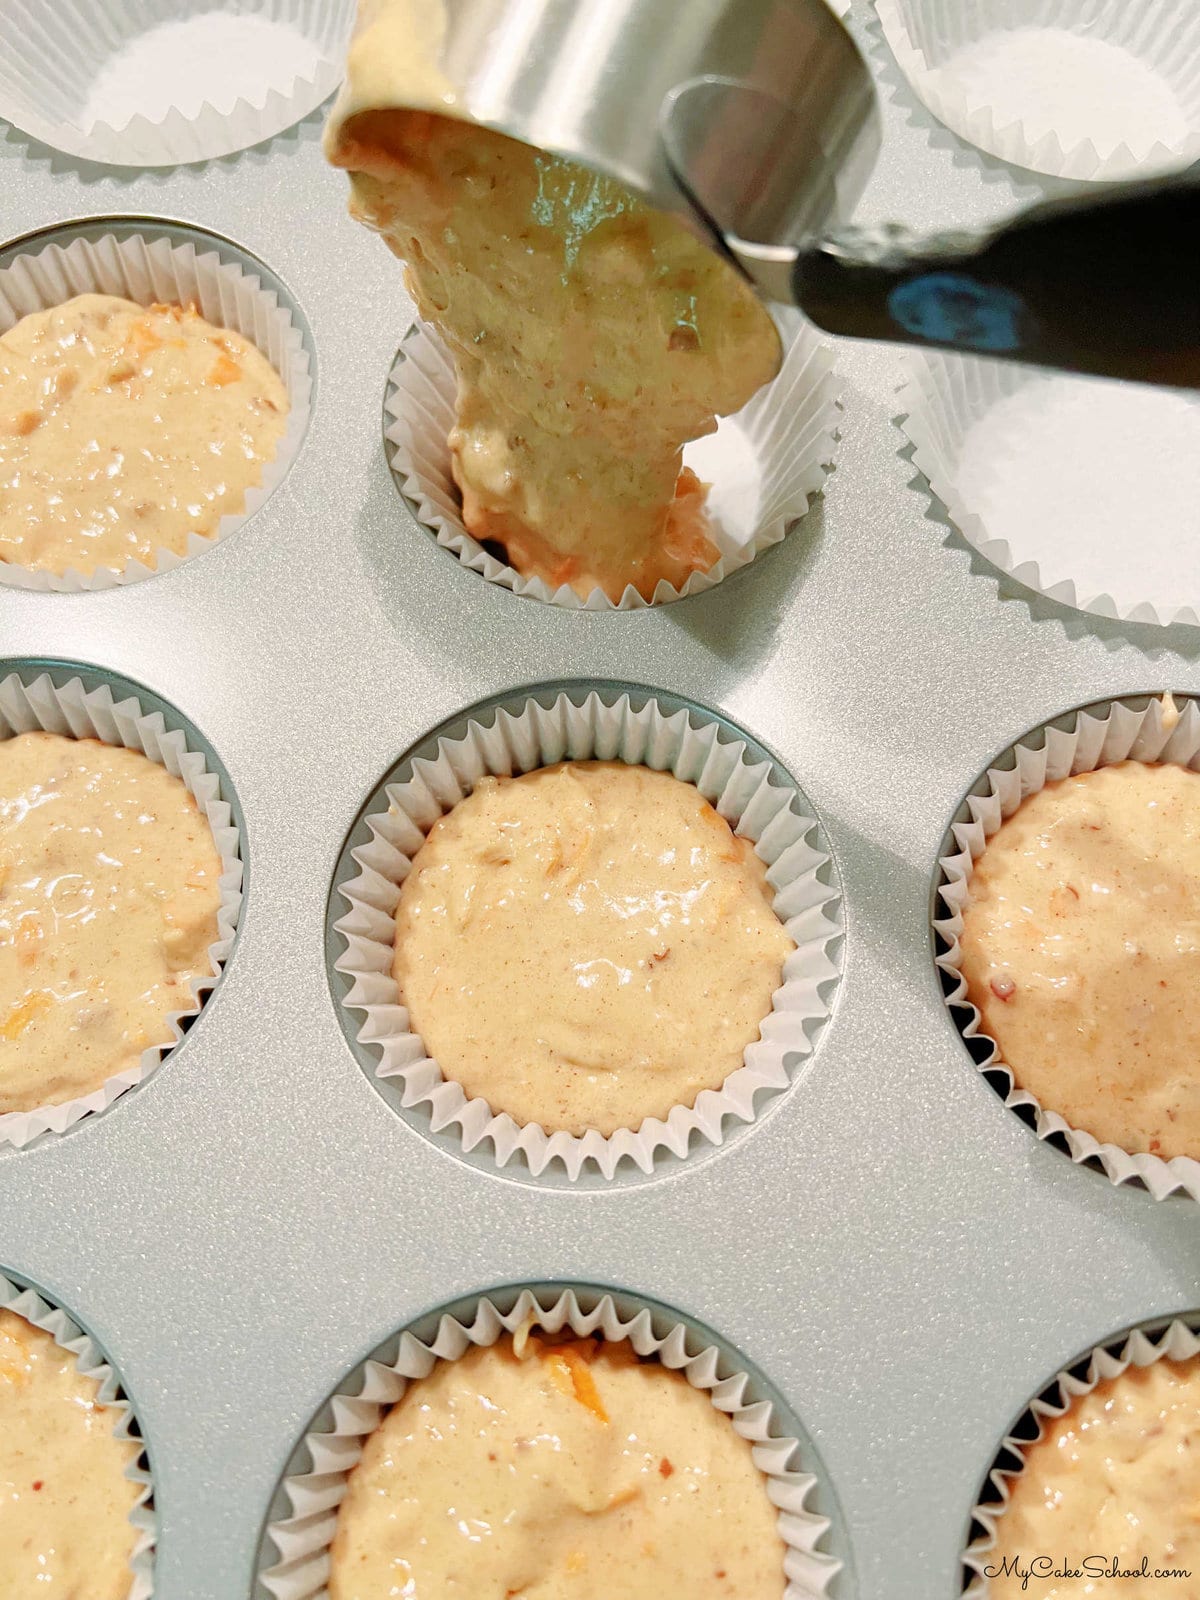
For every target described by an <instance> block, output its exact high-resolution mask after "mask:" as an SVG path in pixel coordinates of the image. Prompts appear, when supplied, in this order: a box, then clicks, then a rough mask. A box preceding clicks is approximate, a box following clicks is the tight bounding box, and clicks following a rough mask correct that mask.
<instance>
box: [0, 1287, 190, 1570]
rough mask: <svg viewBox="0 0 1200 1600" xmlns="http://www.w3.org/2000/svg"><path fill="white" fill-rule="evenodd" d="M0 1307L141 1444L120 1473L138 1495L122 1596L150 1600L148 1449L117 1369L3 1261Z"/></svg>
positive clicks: (152, 1539) (153, 1519)
mask: <svg viewBox="0 0 1200 1600" xmlns="http://www.w3.org/2000/svg"><path fill="white" fill-rule="evenodd" d="M0 1311H11V1312H13V1313H14V1314H15V1315H16V1316H19V1317H24V1319H25V1320H26V1322H29V1323H32V1325H33V1326H34V1327H35V1328H40V1329H41V1330H42V1331H43V1332H44V1333H48V1334H49V1335H50V1337H51V1338H52V1339H53V1340H54V1341H55V1343H56V1344H58V1345H60V1346H61V1347H62V1349H63V1350H65V1351H66V1352H67V1353H68V1354H69V1355H71V1356H73V1357H74V1358H75V1362H76V1365H77V1366H78V1369H79V1372H80V1374H81V1375H82V1376H83V1377H87V1378H93V1379H94V1380H95V1381H96V1384H97V1385H98V1387H97V1390H96V1399H97V1401H98V1402H100V1403H102V1404H104V1405H106V1406H109V1407H111V1408H112V1409H113V1410H114V1411H116V1412H118V1413H119V1416H118V1419H117V1422H116V1425H115V1427H114V1430H113V1432H114V1437H116V1438H117V1439H129V1440H132V1441H134V1442H136V1443H137V1444H138V1445H139V1446H140V1448H139V1450H138V1452H137V1454H136V1455H134V1456H133V1457H132V1458H131V1460H130V1462H129V1465H128V1466H127V1468H126V1470H125V1476H126V1477H127V1478H128V1479H129V1481H130V1482H131V1483H132V1484H134V1485H136V1488H137V1497H136V1500H135V1502H134V1505H133V1508H132V1510H131V1511H130V1513H129V1520H130V1522H131V1523H132V1525H133V1528H134V1530H135V1537H134V1540H133V1549H132V1553H131V1556H130V1563H129V1565H130V1574H129V1594H128V1597H127V1600H152V1596H153V1595H154V1593H155V1582H154V1562H155V1552H156V1546H157V1543H158V1516H157V1513H156V1510H155V1505H154V1480H153V1475H152V1469H151V1461H150V1451H149V1446H148V1445H147V1443H146V1441H145V1439H144V1437H143V1435H142V1430H141V1427H140V1425H139V1423H138V1419H137V1415H136V1413H135V1411H134V1406H133V1402H132V1400H131V1399H130V1397H129V1395H128V1394H127V1393H126V1390H125V1386H124V1382H123V1380H122V1378H121V1375H120V1372H119V1371H118V1370H117V1368H116V1367H115V1366H114V1365H113V1362H112V1359H111V1357H110V1356H109V1355H108V1353H107V1351H105V1349H104V1348H103V1346H102V1345H101V1344H100V1342H99V1341H98V1340H97V1339H96V1337H95V1335H94V1334H92V1333H90V1332H89V1331H88V1330H87V1328H86V1327H84V1326H83V1325H82V1324H81V1323H79V1322H78V1321H76V1320H75V1319H74V1318H73V1317H72V1316H71V1315H70V1313H68V1312H67V1311H66V1310H64V1309H63V1307H62V1306H60V1305H58V1304H56V1303H55V1301H54V1300H53V1299H52V1298H51V1297H50V1296H49V1295H46V1294H43V1293H42V1291H41V1290H40V1289H38V1288H35V1287H34V1285H33V1284H32V1283H31V1282H30V1281H29V1280H28V1279H27V1278H25V1277H24V1276H22V1275H21V1274H20V1273H17V1272H14V1271H11V1270H10V1269H9V1268H7V1267H3V1266H0Z"/></svg>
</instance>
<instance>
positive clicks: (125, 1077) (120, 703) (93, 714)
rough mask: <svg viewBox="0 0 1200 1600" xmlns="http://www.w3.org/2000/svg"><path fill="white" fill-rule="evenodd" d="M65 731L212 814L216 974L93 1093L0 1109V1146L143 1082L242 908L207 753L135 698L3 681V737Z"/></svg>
mask: <svg viewBox="0 0 1200 1600" xmlns="http://www.w3.org/2000/svg"><path fill="white" fill-rule="evenodd" d="M38 729H41V730H42V732H44V733H58V734H63V735H64V736H66V737H68V738H75V739H99V740H100V741H101V742H102V743H104V744H111V745H123V746H124V747H125V749H126V750H136V751H139V752H140V753H141V754H143V755H145V756H148V757H149V758H150V760H151V761H157V762H158V764H159V766H162V767H165V768H166V769H167V771H168V772H170V773H172V774H173V775H174V776H175V777H177V778H179V779H181V780H182V782H183V783H184V784H185V785H186V787H187V790H188V793H189V794H190V795H191V796H192V798H193V799H194V800H195V802H196V804H197V805H198V806H199V808H200V810H201V811H202V812H203V813H204V815H205V817H206V818H207V819H208V824H209V827H210V828H211V829H212V836H213V841H214V843H215V844H216V847H217V852H218V855H219V856H220V861H221V876H220V879H219V880H218V889H219V893H220V899H219V902H218V906H217V939H216V941H215V943H213V944H211V945H209V947H208V958H209V962H210V966H211V972H210V973H209V975H208V976H206V977H204V978H197V979H193V980H192V984H191V990H192V996H193V1002H192V1004H191V1005H190V1006H188V1007H187V1008H186V1009H184V1010H180V1011H173V1012H170V1013H169V1014H168V1015H167V1016H166V1017H165V1018H164V1019H163V1030H162V1031H163V1039H162V1042H161V1043H160V1044H157V1045H153V1046H151V1047H150V1048H149V1049H147V1050H144V1051H143V1052H142V1054H141V1056H140V1058H139V1059H138V1061H137V1062H136V1063H135V1064H134V1065H133V1066H131V1067H126V1068H125V1069H124V1070H123V1071H122V1072H118V1073H115V1074H114V1075H113V1076H112V1077H110V1078H108V1079H106V1080H105V1082H104V1083H102V1084H101V1085H100V1087H99V1088H98V1089H94V1090H92V1092H91V1093H90V1094H86V1095H80V1096H78V1097H76V1098H74V1099H71V1100H63V1101H59V1102H58V1103H56V1104H54V1105H44V1106H38V1107H36V1108H35V1109H34V1110H32V1111H7V1112H4V1113H2V1114H0V1146H3V1145H15V1146H16V1147H17V1148H18V1149H23V1148H25V1147H26V1146H27V1145H29V1144H31V1143H32V1142H33V1141H34V1140H36V1139H39V1138H41V1137H42V1136H43V1135H51V1134H59V1133H65V1132H66V1130H67V1129H68V1128H70V1127H73V1126H74V1125H75V1123H77V1122H79V1121H80V1120H81V1119H82V1118H84V1117H86V1116H90V1115H93V1114H95V1113H97V1112H100V1111H106V1110H107V1109H108V1107H109V1106H111V1105H112V1104H113V1102H114V1101H115V1100H118V1099H120V1097H121V1096H122V1095H123V1094H126V1093H127V1092H128V1091H129V1090H130V1089H132V1088H134V1087H135V1086H136V1085H137V1084H139V1083H142V1082H144V1081H145V1079H147V1078H148V1077H150V1075H151V1074H152V1073H153V1072H154V1071H155V1069H156V1068H157V1067H158V1066H159V1064H160V1062H161V1061H162V1060H163V1058H164V1057H165V1056H166V1055H167V1054H168V1052H169V1051H170V1050H172V1049H173V1048H174V1046H175V1045H177V1044H178V1043H179V1041H180V1040H181V1039H182V1038H183V1029H182V1027H181V1026H180V1023H181V1022H182V1021H183V1020H184V1019H185V1018H188V1017H194V1016H197V1015H198V1014H199V1012H200V1009H201V1007H202V1006H203V1004H204V1001H205V999H206V998H207V996H208V995H209V994H210V993H211V991H212V989H213V988H214V987H215V985H216V983H217V980H218V979H219V978H220V976H221V971H222V968H223V967H224V964H225V962H226V960H227V959H228V956H229V952H230V950H231V949H232V948H233V939H234V935H235V933H236V932H237V924H238V918H239V916H240V914H241V908H242V861H241V839H240V837H239V834H238V829H237V827H236V825H235V824H234V821H233V815H232V811H231V809H230V806H229V803H228V802H227V801H225V800H222V799H221V781H220V779H219V777H218V776H217V774H216V773H214V772H210V771H209V770H208V766H207V764H206V762H205V759H204V757H203V755H201V754H200V753H199V752H198V751H195V750H190V749H189V748H188V743H187V737H186V735H185V734H184V733H182V732H180V731H178V730H174V729H168V728H167V727H166V725H165V723H164V721H163V718H162V716H161V714H160V713H159V712H157V711H156V712H153V713H151V714H149V715H147V714H146V713H145V712H144V710H143V708H142V706H141V704H140V702H139V701H138V700H136V699H135V698H134V697H133V696H129V697H128V698H126V699H124V700H117V699H115V698H114V696H113V693H112V691H111V689H109V688H108V687H107V686H102V687H100V688H98V689H92V690H90V691H89V690H87V689H85V688H84V685H83V683H82V682H81V681H80V679H78V678H71V679H69V680H68V681H67V682H66V683H64V684H62V686H61V687H60V686H58V685H56V684H55V683H54V682H53V681H52V680H51V678H50V676H49V674H48V673H44V672H43V673H40V674H35V673H30V674H28V675H26V674H22V673H17V672H11V673H9V674H8V676H7V677H5V678H3V679H0V740H3V739H10V738H12V737H13V736H14V735H15V734H19V733H32V732H36V731H37V730H38Z"/></svg>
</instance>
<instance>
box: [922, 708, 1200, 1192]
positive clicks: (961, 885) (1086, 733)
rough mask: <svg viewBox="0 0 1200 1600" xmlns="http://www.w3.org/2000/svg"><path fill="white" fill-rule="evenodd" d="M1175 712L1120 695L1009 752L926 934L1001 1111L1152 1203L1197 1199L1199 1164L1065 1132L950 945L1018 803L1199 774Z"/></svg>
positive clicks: (985, 779)
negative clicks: (1175, 1197) (1126, 774)
mask: <svg viewBox="0 0 1200 1600" xmlns="http://www.w3.org/2000/svg"><path fill="white" fill-rule="evenodd" d="M1177 709H1178V721H1173V720H1172V719H1173V717H1174V715H1175V711H1176V708H1175V702H1174V701H1170V700H1168V704H1167V709H1166V712H1165V714H1164V704H1163V701H1162V700H1161V699H1151V700H1150V701H1149V702H1148V703H1147V701H1146V699H1145V697H1144V696H1127V697H1125V698H1124V699H1118V700H1113V701H1111V702H1105V703H1102V704H1100V705H1097V706H1093V707H1090V708H1083V709H1081V710H1079V711H1075V712H1070V713H1067V714H1066V715H1065V716H1064V717H1061V718H1059V719H1058V723H1057V724H1056V723H1046V724H1044V725H1043V726H1042V727H1041V728H1037V729H1034V730H1033V732H1032V733H1029V734H1027V735H1026V736H1025V737H1024V738H1023V739H1021V740H1019V741H1018V742H1017V743H1016V744H1014V745H1012V746H1010V747H1009V749H1008V750H1007V751H1005V752H1004V754H1003V755H1002V756H1001V757H999V758H998V760H997V761H996V762H994V763H993V764H992V765H991V766H990V767H989V768H988V769H987V771H986V772H985V773H984V774H983V776H982V778H980V780H979V782H978V783H977V784H976V785H975V787H974V789H973V790H972V792H971V793H970V794H969V795H968V796H967V798H966V800H965V801H964V803H963V807H962V808H960V813H959V817H958V818H957V820H956V821H954V822H953V823H952V824H951V828H950V841H952V843H953V849H948V850H947V851H946V853H945V854H943V855H942V856H941V858H940V859H939V861H938V875H937V894H936V900H935V905H934V921H933V926H934V930H935V933H936V934H937V935H938V936H939V938H940V940H941V941H942V943H941V944H940V945H939V946H938V948H937V953H936V961H937V965H938V967H939V969H940V970H941V971H942V972H943V973H944V974H945V975H946V978H947V979H948V981H949V986H948V988H947V986H946V985H945V984H943V988H944V989H945V990H946V995H945V998H946V1005H947V1007H948V1008H950V1010H951V1015H952V1016H955V1022H956V1025H957V1026H958V1028H959V1031H960V1033H961V1034H962V1035H963V1037H964V1039H967V1040H979V1041H981V1043H982V1044H983V1045H984V1046H985V1047H989V1048H988V1049H987V1053H986V1055H985V1056H984V1058H983V1059H982V1060H978V1061H977V1062H976V1065H977V1066H978V1068H979V1071H980V1072H982V1073H983V1074H985V1076H986V1075H991V1074H1000V1075H1002V1076H1003V1078H1004V1080H1005V1081H1006V1082H1007V1084H1008V1090H1007V1093H1006V1094H1005V1097H1004V1103H1005V1105H1006V1106H1009V1107H1010V1108H1012V1109H1014V1110H1018V1109H1022V1108H1027V1110H1028V1112H1030V1113H1032V1115H1033V1119H1034V1129H1035V1132H1036V1133H1037V1136H1038V1138H1039V1139H1049V1138H1051V1137H1053V1136H1055V1135H1058V1136H1060V1137H1061V1139H1062V1140H1064V1141H1065V1142H1066V1145H1067V1148H1068V1150H1069V1152H1070V1156H1071V1159H1072V1161H1075V1162H1085V1161H1087V1162H1098V1163H1099V1165H1100V1166H1101V1167H1102V1168H1103V1170H1104V1171H1105V1173H1107V1175H1108V1177H1109V1179H1110V1180H1111V1181H1112V1182H1113V1183H1114V1184H1121V1183H1128V1182H1130V1181H1131V1180H1132V1179H1140V1180H1141V1182H1142V1183H1143V1184H1144V1185H1145V1186H1146V1188H1147V1189H1148V1190H1149V1192H1150V1194H1151V1195H1153V1197H1154V1198H1155V1199H1156V1200H1164V1199H1166V1197H1167V1196H1168V1195H1170V1194H1173V1193H1174V1192H1175V1191H1176V1190H1182V1192H1183V1193H1184V1194H1187V1195H1190V1196H1191V1198H1192V1199H1193V1200H1200V1160H1196V1159H1193V1158H1192V1157H1190V1156H1175V1157H1173V1158H1172V1159H1171V1160H1170V1161H1164V1160H1162V1159H1161V1157H1159V1156H1155V1155H1150V1154H1148V1153H1147V1154H1136V1155H1134V1154H1131V1153H1130V1152H1129V1151H1126V1150H1121V1149H1119V1148H1118V1147H1117V1146H1116V1145H1114V1144H1101V1143H1100V1142H1099V1140H1097V1139H1095V1138H1093V1136H1092V1135H1091V1134H1090V1133H1085V1132H1083V1131H1082V1130H1081V1129H1079V1128H1073V1127H1072V1126H1071V1125H1070V1123H1068V1122H1067V1121H1066V1119H1065V1118H1064V1117H1062V1116H1060V1115H1059V1113H1058V1112H1057V1111H1054V1110H1051V1109H1048V1108H1046V1107H1044V1106H1043V1105H1042V1104H1041V1102H1040V1101H1039V1100H1037V1099H1036V1098H1035V1097H1034V1096H1033V1095H1032V1094H1030V1093H1029V1092H1028V1090H1026V1089H1021V1088H1018V1087H1017V1085H1016V1083H1015V1082H1014V1081H1013V1077H1012V1074H1011V1072H1010V1070H1009V1068H1008V1066H1007V1065H1006V1064H1005V1062H1004V1060H1003V1059H1002V1057H1001V1055H1000V1051H999V1047H998V1046H997V1044H996V1042H995V1040H993V1039H992V1038H991V1036H990V1035H989V1034H987V1033H986V1032H985V1031H984V1029H983V1026H982V1022H983V1019H982V1017H981V1016H980V1014H979V1011H978V1010H977V1009H976V1007H975V1006H973V1005H972V1004H971V1002H970V1000H969V998H968V996H967V985H966V981H965V980H964V978H963V975H962V971H961V948H960V944H959V940H960V937H961V934H962V927H963V919H962V914H963V910H964V908H965V906H966V904H967V901H968V900H969V898H970V887H971V874H972V872H973V871H974V869H975V863H976V862H977V861H978V860H979V858H980V856H981V855H982V854H983V852H984V850H985V849H986V847H987V842H988V840H989V839H991V838H992V836H993V835H994V834H995V833H996V832H997V830H998V829H999V827H1000V825H1001V823H1002V822H1004V821H1005V820H1007V818H1009V817H1011V816H1012V815H1013V813H1014V812H1015V811H1016V810H1017V808H1018V807H1019V806H1020V804H1021V802H1022V801H1023V800H1026V799H1028V798H1029V796H1030V795H1034V794H1037V793H1038V792H1039V791H1040V790H1042V789H1043V788H1044V787H1045V786H1046V784H1048V783H1052V782H1054V781H1055V780H1057V779H1059V778H1066V777H1069V776H1070V775H1071V774H1072V773H1079V772H1094V771H1095V770H1096V769H1097V768H1098V767H1107V766H1112V765H1114V764H1115V763H1116V762H1119V761H1126V760H1131V761H1146V762H1169V763H1173V764H1175V765H1178V766H1184V767H1190V768H1191V769H1192V770H1193V771H1200V708H1198V706H1197V703H1196V701H1195V700H1191V699H1184V698H1182V697H1181V698H1180V699H1179V704H1178V708H1177ZM1058 724H1062V725H1058ZM1043 734H1044V743H1043V742H1042V739H1041V736H1042V735H1043ZM1010 758H1011V761H1012V765H1011V766H1010V765H1009V760H1010ZM948 842H949V841H948ZM956 1012H957V1013H958V1015H955V1013H956ZM973 1054H974V1052H973Z"/></svg>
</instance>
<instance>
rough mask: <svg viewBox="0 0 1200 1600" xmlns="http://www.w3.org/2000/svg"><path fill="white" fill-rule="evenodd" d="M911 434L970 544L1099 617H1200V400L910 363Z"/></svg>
mask: <svg viewBox="0 0 1200 1600" xmlns="http://www.w3.org/2000/svg"><path fill="white" fill-rule="evenodd" d="M908 369H909V374H910V376H909V379H908V381H907V382H906V384H905V386H904V388H903V389H902V390H901V400H902V402H903V404H904V406H905V408H906V410H907V416H906V417H905V418H904V420H903V422H902V424H901V426H902V427H903V430H904V432H905V433H906V434H907V436H908V438H909V439H910V440H911V441H912V444H913V446H914V452H913V461H914V463H915V465H916V466H917V467H918V468H919V469H920V470H921V472H923V473H924V475H925V477H926V478H927V479H928V480H929V485H930V488H931V489H932V490H933V492H934V494H935V495H936V496H937V497H938V499H939V500H941V501H942V503H943V504H944V506H945V507H946V511H947V513H948V514H949V516H950V519H951V521H952V522H953V523H954V524H955V526H956V527H957V528H958V530H959V532H960V533H961V534H962V536H963V538H964V539H966V540H967V542H968V543H969V544H971V545H972V546H974V548H975V549H976V550H978V551H979V553H980V555H982V556H985V557H986V558H987V559H988V560H989V561H990V562H991V563H992V564H993V565H994V566H996V567H998V568H999V569H1000V570H1001V571H1002V572H1005V573H1007V574H1008V575H1009V576H1010V577H1011V578H1013V579H1014V580H1015V581H1016V582H1017V583H1020V584H1023V585H1024V586H1025V587H1026V588H1028V589H1034V590H1036V591H1037V592H1038V593H1040V594H1044V595H1045V596H1046V597H1047V598H1048V599H1050V600H1055V601H1057V602H1058V603H1059V604H1061V605H1066V606H1072V607H1074V608H1075V609H1076V610H1079V611H1088V612H1092V613H1093V614H1095V615H1096V616H1101V617H1111V618H1118V619H1121V620H1124V621H1127V622H1141V623H1152V624H1155V625H1157V626H1160V627H1166V626H1169V625H1170V624H1171V623H1176V622H1182V623H1190V624H1193V625H1194V624H1196V623H1197V622H1200V400H1197V399H1195V398H1193V397H1191V396H1188V395H1185V394H1182V393H1179V392H1177V391H1175V390H1169V389H1154V388H1150V387H1144V386H1142V385H1138V384H1114V383H1109V382H1106V381H1104V380H1103V379H1090V378H1068V377H1061V376H1057V375H1053V374H1048V373H1044V372H1036V371H1031V370H1029V369H1025V368H1021V367H1017V366H1014V365H1012V364H1010V363H1007V362H999V361H989V360H985V359H980V358H978V357H974V356H954V355H950V356H941V355H936V356H934V355H931V356H926V355H911V356H909V358H908Z"/></svg>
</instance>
